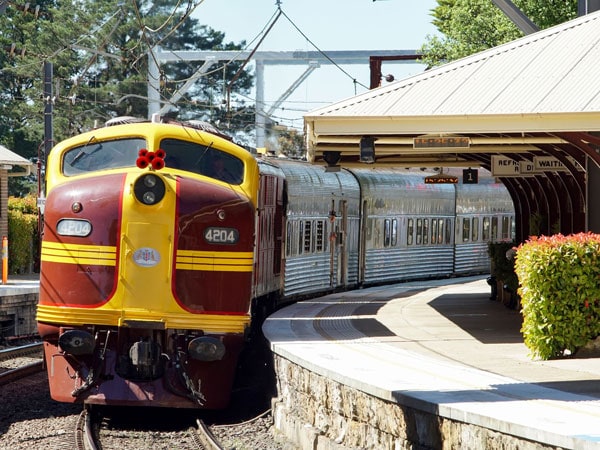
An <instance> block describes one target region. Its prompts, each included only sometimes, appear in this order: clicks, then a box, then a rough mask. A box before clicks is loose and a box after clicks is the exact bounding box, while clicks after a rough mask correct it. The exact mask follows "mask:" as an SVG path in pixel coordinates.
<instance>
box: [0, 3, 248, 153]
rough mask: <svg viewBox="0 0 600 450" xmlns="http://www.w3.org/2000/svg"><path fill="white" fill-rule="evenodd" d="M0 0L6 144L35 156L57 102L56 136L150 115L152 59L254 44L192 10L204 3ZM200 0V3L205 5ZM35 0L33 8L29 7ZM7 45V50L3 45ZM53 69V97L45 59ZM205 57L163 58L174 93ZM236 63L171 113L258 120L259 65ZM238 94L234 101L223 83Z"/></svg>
mask: <svg viewBox="0 0 600 450" xmlns="http://www.w3.org/2000/svg"><path fill="white" fill-rule="evenodd" d="M18 2H19V0H15V1H14V2H12V1H11V2H7V1H6V0H0V72H1V76H0V96H1V99H2V101H1V102H0V144H3V145H5V146H7V147H8V148H10V149H12V150H13V151H15V152H16V153H18V154H20V155H22V156H24V157H27V158H35V157H36V155H37V154H38V152H39V149H40V148H41V147H42V146H43V142H44V119H45V118H44V109H45V106H46V104H47V102H52V105H53V124H54V127H53V130H54V140H55V141H59V140H62V139H64V138H65V137H68V136H70V135H72V134H74V133H77V132H81V131H85V130H88V129H91V128H92V127H94V126H95V125H97V124H101V123H102V122H104V121H105V120H107V119H110V118H113V117H116V116H121V115H132V116H138V117H140V116H141V117H145V116H147V113H148V109H147V105H148V100H147V70H148V58H149V57H150V58H151V57H152V55H153V52H154V51H155V49H156V48H157V46H160V47H161V48H162V49H171V50H237V49H241V48H242V47H243V46H244V45H245V42H241V43H239V44H235V43H232V42H229V43H227V42H225V35H224V34H223V33H221V32H219V31H215V30H213V29H211V28H210V27H208V26H206V25H201V24H200V23H199V21H198V19H195V18H194V17H193V16H192V13H193V12H194V10H195V9H196V7H197V4H196V3H194V2H193V1H191V0H189V1H187V2H181V1H175V0H159V1H147V0H137V1H135V0H134V1H128V2H122V1H120V0H119V1H117V0H100V1H98V0H78V1H74V2H73V1H63V0H39V1H38V2H37V3H36V4H35V5H31V6H30V5H29V4H26V3H25V2H23V4H22V5H23V6H19V4H18ZM200 3H201V2H200ZM25 5H27V6H25ZM2 50H4V51H2ZM44 63H51V64H52V67H53V80H52V88H53V89H52V90H53V93H52V96H51V98H44V96H43V92H44V86H43V82H44V79H43V66H44ZM199 64H201V62H194V63H189V62H183V61H182V62H178V63H174V64H168V65H164V64H163V65H161V66H160V68H161V92H162V94H163V96H164V98H165V99H168V98H169V95H170V94H171V93H172V92H173V91H174V90H175V89H177V88H178V87H179V86H180V85H181V84H183V83H184V82H185V81H186V79H187V78H188V77H189V76H190V75H191V74H193V73H194V72H195V71H196V68H197V66H198V65H199ZM241 64H242V63H241V62H232V63H230V64H227V65H225V66H223V67H217V68H216V70H215V71H214V72H213V73H211V74H207V75H206V76H205V77H202V78H200V79H199V80H198V82H197V83H196V84H195V85H194V86H193V88H192V89H191V90H190V91H188V93H187V94H186V95H185V96H184V98H183V99H182V100H181V102H179V103H178V104H177V105H176V109H175V110H174V111H172V112H171V113H170V114H171V115H172V116H175V117H179V118H182V119H200V120H212V121H213V122H220V123H222V124H226V125H228V126H230V127H232V128H233V129H234V130H235V129H236V128H237V129H239V128H243V127H244V126H246V125H247V123H251V122H253V117H254V109H253V107H251V106H248V105H247V103H248V101H247V100H245V99H246V97H245V95H247V94H248V93H249V91H250V89H251V87H252V83H253V77H252V74H251V72H250V71H248V70H243V71H242V72H240V74H238V76H237V77H236V81H235V83H231V82H230V81H229V80H231V79H232V77H233V75H234V74H237V72H238V69H240V67H241ZM230 84H231V86H230V87H231V90H232V92H233V95H234V101H232V102H228V105H229V107H227V105H226V104H225V101H224V100H225V98H224V95H223V92H224V89H223V86H225V85H227V86H229V85H230Z"/></svg>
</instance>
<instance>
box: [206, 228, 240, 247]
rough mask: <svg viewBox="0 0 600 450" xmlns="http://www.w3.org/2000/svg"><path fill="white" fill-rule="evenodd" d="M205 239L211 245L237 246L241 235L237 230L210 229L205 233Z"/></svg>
mask: <svg viewBox="0 0 600 450" xmlns="http://www.w3.org/2000/svg"><path fill="white" fill-rule="evenodd" d="M204 239H206V242H209V243H211V244H237V242H238V240H239V239H240V233H239V232H238V230H236V229H235V228H223V227H209V228H207V229H206V230H205V231H204Z"/></svg>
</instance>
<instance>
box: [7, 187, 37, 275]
mask: <svg viewBox="0 0 600 450" xmlns="http://www.w3.org/2000/svg"><path fill="white" fill-rule="evenodd" d="M36 202H37V199H36V197H34V196H32V195H28V196H26V197H19V198H17V197H9V199H8V271H9V273H11V274H16V273H30V272H32V271H33V272H35V271H37V269H38V268H39V254H38V253H39V237H38V209H37V203H36Z"/></svg>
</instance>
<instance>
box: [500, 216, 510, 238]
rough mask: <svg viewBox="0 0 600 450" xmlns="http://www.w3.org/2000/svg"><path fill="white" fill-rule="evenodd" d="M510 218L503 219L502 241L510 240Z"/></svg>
mask: <svg viewBox="0 0 600 450" xmlns="http://www.w3.org/2000/svg"><path fill="white" fill-rule="evenodd" d="M510 226H511V225H510V217H509V216H504V217H502V239H510Z"/></svg>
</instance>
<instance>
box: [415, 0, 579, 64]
mask: <svg viewBox="0 0 600 450" xmlns="http://www.w3.org/2000/svg"><path fill="white" fill-rule="evenodd" d="M437 3H438V6H436V7H435V8H433V9H432V11H431V15H432V16H433V21H432V23H433V24H434V25H435V26H436V28H437V29H438V30H439V31H440V33H441V36H429V37H428V38H427V41H426V43H425V44H424V45H423V47H422V49H421V51H422V52H423V54H424V55H425V56H424V58H423V61H424V62H425V63H426V64H428V65H430V66H435V65H439V64H443V63H445V62H448V61H452V60H455V59H459V58H462V57H464V56H468V55H471V54H474V53H477V52H480V51H483V50H486V49H488V48H491V47H495V46H497V45H500V44H503V43H505V42H509V41H512V40H514V39H517V38H519V37H521V36H522V35H523V33H522V32H521V31H520V30H519V29H518V28H517V27H516V25H515V24H513V23H512V22H511V21H510V19H509V18H508V17H506V16H505V15H504V13H502V11H500V9H499V8H498V7H496V6H495V5H494V3H493V2H492V0H437ZM513 3H514V4H515V5H516V6H517V7H518V8H519V9H520V10H521V11H522V12H523V13H524V14H525V15H526V16H527V17H528V18H529V19H530V20H531V21H532V22H533V23H534V24H535V25H537V27H538V28H540V29H544V28H548V27H550V26H553V25H557V24H559V23H562V22H565V21H567V20H570V19H573V18H574V17H576V16H577V0H513Z"/></svg>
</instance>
